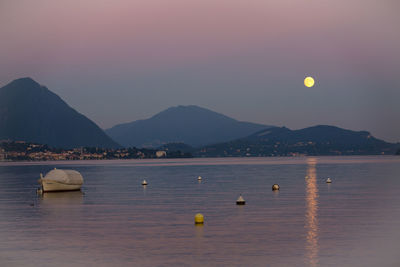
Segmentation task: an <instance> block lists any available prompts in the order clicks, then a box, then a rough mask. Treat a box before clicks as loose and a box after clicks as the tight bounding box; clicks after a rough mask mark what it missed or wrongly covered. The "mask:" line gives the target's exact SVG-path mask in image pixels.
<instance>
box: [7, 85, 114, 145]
mask: <svg viewBox="0 0 400 267" xmlns="http://www.w3.org/2000/svg"><path fill="white" fill-rule="evenodd" d="M1 139H11V140H21V141H22V140H23V141H28V142H36V143H41V144H47V145H50V146H53V147H63V148H71V147H80V146H91V147H107V148H109V147H118V146H119V145H118V144H117V143H115V142H114V141H113V140H111V138H110V137H108V136H107V135H106V134H105V133H104V132H103V130H101V129H100V128H99V127H98V126H97V125H96V124H95V123H94V122H92V121H91V120H89V119H88V118H86V117H85V116H83V115H82V114H80V113H78V112H76V111H75V110H74V109H72V108H71V107H69V106H68V105H67V104H66V103H65V102H64V101H63V100H62V99H61V98H60V97H59V96H57V95H56V94H54V93H52V92H51V91H49V90H48V89H47V88H46V87H44V86H41V85H39V84H38V83H37V82H35V81H34V80H32V79H30V78H22V79H18V80H15V81H13V82H11V83H9V84H8V85H6V86H4V87H2V88H0V140H1Z"/></svg>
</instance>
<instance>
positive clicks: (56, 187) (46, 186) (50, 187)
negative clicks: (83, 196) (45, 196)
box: [42, 180, 82, 192]
mask: <svg viewBox="0 0 400 267" xmlns="http://www.w3.org/2000/svg"><path fill="white" fill-rule="evenodd" d="M81 186H82V185H80V184H64V183H60V182H57V181H46V180H42V188H43V192H54V191H75V190H80V189H81Z"/></svg>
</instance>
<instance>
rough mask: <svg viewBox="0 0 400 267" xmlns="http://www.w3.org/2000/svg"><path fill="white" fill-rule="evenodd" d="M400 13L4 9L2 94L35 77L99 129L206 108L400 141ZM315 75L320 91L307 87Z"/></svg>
mask: <svg viewBox="0 0 400 267" xmlns="http://www.w3.org/2000/svg"><path fill="white" fill-rule="evenodd" d="M399 7H400V4H399V3H397V2H395V1H391V0H386V1H380V2H376V1H372V0H364V1H361V0H351V1H316V0H310V1H305V0H301V1H297V2H292V1H277V0H273V1H268V2H264V1H259V0H247V1H244V0H238V1H235V2H232V1H227V0H217V1H209V0H206V1H197V0H193V1H183V0H171V1H168V2H167V1H162V0H147V1H143V0H137V1H130V2H125V1H121V0H117V1H113V2H109V1H105V0H98V1H94V0H85V1H77V0H72V1H57V2H54V1H50V0H39V1H27V0H21V1H12V0H4V1H1V3H0V25H1V26H0V36H1V37H2V42H0V86H1V87H2V86H4V85H6V84H8V83H9V82H11V81H12V80H14V79H17V78H21V77H26V76H28V77H32V78H33V79H35V80H36V81H37V82H39V83H40V84H43V85H45V86H47V87H48V88H49V89H50V90H51V91H53V92H54V93H56V94H58V95H59V96H60V97H61V98H63V99H64V100H65V101H66V102H67V103H68V104H69V105H70V106H71V107H73V108H74V109H76V110H77V111H79V112H80V113H82V114H84V115H85V116H87V117H88V118H90V119H92V120H93V121H94V122H96V123H97V124H98V125H99V126H100V127H101V128H103V129H105V128H110V127H112V126H114V125H116V124H120V123H125V122H130V121H135V120H138V119H146V118H149V117H151V116H153V115H155V114H156V113H158V112H160V111H162V110H164V109H166V108H169V107H171V106H177V105H197V106H200V107H204V108H208V109H211V110H213V111H215V112H218V113H222V114H224V115H226V116H229V117H232V118H235V119H237V120H240V121H249V122H255V123H261V124H267V125H276V126H286V127H288V128H291V129H299V128H305V127H309V126H313V125H318V124H327V125H335V126H338V127H342V128H346V129H350V130H357V131H358V130H366V131H369V132H371V133H372V134H373V135H374V136H375V137H377V138H381V139H384V140H386V141H390V142H398V141H400V125H399V124H398V114H400V104H399V101H398V100H399V99H400V90H399V89H400V80H399V77H400V51H399V50H400V32H399V31H398V26H399V25H400V17H398V16H397V12H396V11H397V10H399ZM305 76H313V77H314V78H315V80H316V85H315V86H314V87H312V88H306V87H304V85H303V79H304V77H305Z"/></svg>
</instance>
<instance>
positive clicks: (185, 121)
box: [105, 105, 270, 147]
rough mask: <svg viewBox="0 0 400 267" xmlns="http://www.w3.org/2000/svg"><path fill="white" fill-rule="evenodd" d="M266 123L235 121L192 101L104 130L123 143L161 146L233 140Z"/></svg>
mask: <svg viewBox="0 0 400 267" xmlns="http://www.w3.org/2000/svg"><path fill="white" fill-rule="evenodd" d="M268 127H270V126H268V125H262V124H257V123H251V122H242V121H238V120H235V119H233V118H230V117H228V116H226V115H223V114H221V113H217V112H214V111H212V110H209V109H206V108H202V107H199V106H195V105H188V106H183V105H179V106H175V107H170V108H167V109H165V110H163V111H161V112H159V113H157V114H155V115H153V116H152V117H150V118H148V119H144V120H136V121H132V122H128V123H123V124H118V125H115V126H114V127H112V128H109V129H106V130H105V131H106V133H107V134H108V135H109V136H110V137H111V138H113V139H114V140H116V141H117V142H119V143H120V144H122V145H124V146H137V147H160V146H162V145H164V144H168V143H185V144H187V145H190V146H194V147H196V146H197V147H198V146H202V145H206V144H212V143H218V142H222V141H228V140H233V139H236V138H239V137H243V136H247V135H249V134H251V133H254V132H256V131H258V130H261V129H265V128H268Z"/></svg>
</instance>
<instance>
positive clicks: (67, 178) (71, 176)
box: [38, 168, 83, 192]
mask: <svg viewBox="0 0 400 267" xmlns="http://www.w3.org/2000/svg"><path fill="white" fill-rule="evenodd" d="M38 182H39V184H40V185H41V187H42V191H43V192H52V191H73V190H80V189H81V186H82V184H83V177H82V175H81V174H80V173H79V172H77V171H75V170H63V169H56V168H54V170H51V171H49V172H48V173H47V174H46V176H44V177H43V175H42V174H40V179H39V181H38Z"/></svg>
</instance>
